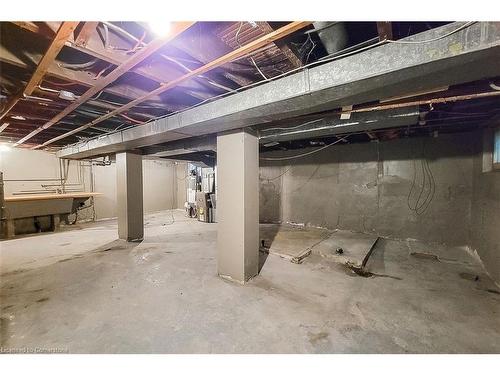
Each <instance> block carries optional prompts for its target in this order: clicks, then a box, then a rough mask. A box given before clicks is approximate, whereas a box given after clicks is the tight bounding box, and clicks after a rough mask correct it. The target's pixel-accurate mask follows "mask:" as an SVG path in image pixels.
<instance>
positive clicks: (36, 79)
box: [0, 22, 78, 120]
mask: <svg viewBox="0 0 500 375" xmlns="http://www.w3.org/2000/svg"><path fill="white" fill-rule="evenodd" d="M77 25H78V22H63V23H62V24H61V26H60V27H59V30H58V31H57V34H56V36H55V37H54V39H53V40H52V42H51V43H50V46H49V48H48V49H47V51H46V52H45V54H44V55H43V57H42V59H41V60H40V61H39V63H38V66H37V67H36V69H35V71H34V72H33V74H32V76H31V78H30V80H29V81H28V83H27V84H26V86H25V87H24V89H23V91H21V92H19V93H18V94H17V95H16V96H14V97H13V98H11V99H10V100H9V102H8V103H7V106H6V108H5V110H4V111H3V113H2V114H0V120H2V119H3V118H4V117H5V116H7V114H8V113H9V111H10V110H11V109H12V108H13V107H14V106H15V105H16V104H17V102H18V101H19V100H20V99H21V98H22V97H23V96H25V95H31V93H32V92H33V90H34V89H35V87H36V86H37V85H38V84H39V83H40V81H41V80H42V78H43V76H44V75H45V73H47V70H48V69H49V67H50V65H51V64H52V63H53V62H54V60H55V59H56V57H57V55H58V54H59V52H60V51H61V49H62V48H63V47H64V44H65V43H66V41H67V40H68V38H69V37H70V36H71V34H72V33H73V30H74V29H75V27H76V26H77Z"/></svg>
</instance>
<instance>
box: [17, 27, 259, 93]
mask: <svg viewBox="0 0 500 375" xmlns="http://www.w3.org/2000/svg"><path fill="white" fill-rule="evenodd" d="M12 23H13V24H15V25H17V26H18V27H20V28H23V29H25V30H28V31H31V32H33V33H35V34H38V35H40V36H43V37H45V38H49V37H50V34H51V32H50V30H52V28H54V27H55V25H54V24H53V23H46V26H47V27H46V28H45V29H43V28H41V27H39V26H38V25H35V24H31V23H26V22H12ZM94 31H95V28H94V29H93V30H92V31H91V33H93V32H94ZM76 39H78V37H77V38H76ZM143 44H145V43H143ZM210 44H211V43H210ZM123 47H124V48H127V47H130V46H129V45H127V44H124V45H123ZM69 48H73V49H75V50H77V51H80V52H83V53H85V54H87V55H89V56H92V57H95V58H98V59H100V60H103V61H105V62H107V63H110V64H113V65H120V64H122V63H123V61H124V60H125V59H127V58H128V57H129V56H128V55H126V54H125V53H123V52H119V51H117V50H113V49H106V48H105V47H104V46H103V44H102V42H101V40H100V39H99V38H92V37H91V34H89V39H87V41H86V43H85V45H82V44H79V43H78V40H75V41H73V40H69ZM202 63H204V61H202ZM131 72H134V73H136V74H138V75H140V76H142V77H144V78H147V79H149V80H152V81H154V82H156V83H160V84H161V83H163V82H168V81H170V80H172V79H175V78H177V77H178V76H179V71H178V70H175V71H174V70H173V69H172V68H171V67H170V66H166V65H165V64H164V66H163V67H157V66H154V65H148V66H144V65H141V66H137V67H134V68H133V69H131ZM181 75H182V73H181ZM249 83H252V82H246V83H245V84H249ZM182 89H183V90H185V91H186V93H187V94H188V95H191V96H192V97H193V98H196V99H199V100H205V99H207V98H208V97H209V96H210V95H207V94H206V93H205V92H204V91H206V89H205V88H204V87H203V86H202V85H200V84H199V83H198V82H196V81H194V80H193V81H190V82H186V83H185V86H183V87H182Z"/></svg>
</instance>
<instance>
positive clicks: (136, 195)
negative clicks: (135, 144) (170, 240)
mask: <svg viewBox="0 0 500 375" xmlns="http://www.w3.org/2000/svg"><path fill="white" fill-rule="evenodd" d="M116 194H117V196H116V205H117V216H118V238H120V239H123V240H126V241H129V242H132V241H141V240H142V239H143V238H144V211H143V202H142V199H143V197H142V156H141V155H139V154H136V153H132V152H120V153H117V154H116Z"/></svg>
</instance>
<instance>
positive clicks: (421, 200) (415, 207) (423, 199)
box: [407, 140, 436, 215]
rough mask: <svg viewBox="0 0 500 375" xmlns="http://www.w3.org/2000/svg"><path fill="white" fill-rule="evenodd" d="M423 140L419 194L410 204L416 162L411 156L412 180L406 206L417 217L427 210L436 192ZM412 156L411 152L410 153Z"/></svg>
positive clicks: (415, 182)
mask: <svg viewBox="0 0 500 375" xmlns="http://www.w3.org/2000/svg"><path fill="white" fill-rule="evenodd" d="M424 142H425V140H424V141H422V155H421V159H420V167H421V170H422V184H421V188H420V192H419V193H418V196H417V199H416V200H415V202H414V203H412V202H411V197H412V195H413V192H414V190H415V187H416V184H417V167H416V160H415V157H414V156H413V155H410V157H411V158H412V159H413V178H412V184H411V187H410V190H409V192H408V196H407V205H408V208H409V209H410V210H411V211H413V212H415V213H416V214H417V215H422V214H424V213H425V212H426V211H427V209H428V208H429V206H430V204H431V202H432V200H433V199H434V195H435V192H436V181H435V179H434V174H433V173H432V170H431V167H430V165H429V160H428V159H427V157H426V155H425V143H424ZM410 150H411V149H410ZM411 153H412V154H413V152H411Z"/></svg>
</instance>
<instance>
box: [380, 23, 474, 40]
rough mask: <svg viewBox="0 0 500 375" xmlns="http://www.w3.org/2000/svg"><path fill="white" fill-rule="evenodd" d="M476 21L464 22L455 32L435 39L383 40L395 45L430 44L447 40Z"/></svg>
mask: <svg viewBox="0 0 500 375" xmlns="http://www.w3.org/2000/svg"><path fill="white" fill-rule="evenodd" d="M476 22H477V21H471V22H466V23H465V24H463V25H462V26H460V27H458V28H456V29H455V30H452V31H450V32H448V33H446V34H443V35H440V36H437V37H435V38H432V39H427V40H392V39H385V41H386V42H388V43H397V44H422V43H431V42H436V41H438V40H441V39H444V38H447V37H449V36H450V35H453V34H455V33H456V32H459V31H461V30H463V29H465V28H467V27H469V26H471V25H473V24H475V23H476Z"/></svg>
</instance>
